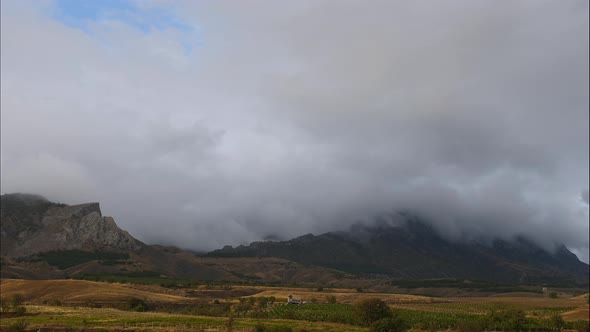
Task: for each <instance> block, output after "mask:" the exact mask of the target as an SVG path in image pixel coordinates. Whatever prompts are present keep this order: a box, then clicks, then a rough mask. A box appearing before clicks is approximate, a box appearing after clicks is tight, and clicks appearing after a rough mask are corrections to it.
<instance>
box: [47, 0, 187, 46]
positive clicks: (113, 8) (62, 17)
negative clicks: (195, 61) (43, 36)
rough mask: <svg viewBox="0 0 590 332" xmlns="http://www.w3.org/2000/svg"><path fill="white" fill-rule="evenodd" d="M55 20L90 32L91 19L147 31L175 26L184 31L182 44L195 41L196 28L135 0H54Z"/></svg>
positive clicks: (166, 12)
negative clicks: (143, 5)
mask: <svg viewBox="0 0 590 332" xmlns="http://www.w3.org/2000/svg"><path fill="white" fill-rule="evenodd" d="M55 4H56V6H55V12H54V14H53V17H54V19H56V20H58V21H59V22H61V23H63V24H65V25H67V26H69V27H72V28H76V29H81V30H83V31H85V32H87V33H90V31H89V29H88V23H89V22H92V21H102V20H113V21H119V22H122V23H125V24H128V25H130V26H133V27H135V28H136V29H138V30H140V31H143V32H144V33H149V32H150V31H153V30H166V29H175V30H178V31H181V32H183V34H184V36H183V38H182V39H181V41H180V42H181V44H182V45H183V46H184V48H185V49H186V50H187V51H190V50H191V49H192V47H193V46H194V45H195V44H197V41H198V40H197V39H198V38H197V37H196V36H197V31H196V29H195V27H193V26H191V25H189V24H187V23H185V22H183V21H182V20H181V19H180V18H179V17H178V16H176V15H175V14H174V13H173V12H172V11H170V10H167V9H166V8H162V7H150V8H143V7H138V6H137V4H136V2H135V1H126V0H57V1H56V2H55Z"/></svg>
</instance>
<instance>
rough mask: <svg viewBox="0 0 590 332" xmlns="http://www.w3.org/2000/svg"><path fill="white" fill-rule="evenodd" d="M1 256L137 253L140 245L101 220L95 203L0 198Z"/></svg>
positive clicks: (108, 220) (112, 223) (15, 196)
mask: <svg viewBox="0 0 590 332" xmlns="http://www.w3.org/2000/svg"><path fill="white" fill-rule="evenodd" d="M1 202H2V206H1V209H0V216H1V218H2V222H1V224H0V226H1V227H0V236H1V239H2V247H1V251H2V255H3V256H11V257H21V256H28V255H32V254H36V253H39V252H47V251H52V250H87V251H93V250H101V251H105V250H106V251H125V252H129V251H132V252H137V251H139V250H140V249H141V248H142V247H143V246H144V244H143V243H142V242H140V241H138V240H136V239H135V238H133V237H132V236H131V235H129V233H127V232H126V231H124V230H122V229H120V228H119V227H118V226H117V225H116V224H115V221H114V220H113V218H111V217H103V216H102V213H101V211H100V206H99V204H98V203H88V204H79V205H72V206H68V205H64V204H56V203H51V202H49V201H47V200H45V199H44V198H42V197H40V196H33V195H22V194H11V195H3V196H2V198H1Z"/></svg>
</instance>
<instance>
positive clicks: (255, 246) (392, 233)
mask: <svg viewBox="0 0 590 332" xmlns="http://www.w3.org/2000/svg"><path fill="white" fill-rule="evenodd" d="M208 256H210V257H211V256H212V257H267V256H272V257H280V258H284V259H289V260H292V261H295V262H299V263H302V264H311V265H317V266H323V267H329V268H334V269H338V270H341V271H346V272H351V273H362V274H378V275H385V276H388V277H394V278H421V279H424V278H466V279H477V280H486V281H493V282H506V283H544V282H553V283H555V282H559V283H569V284H587V283H588V265H587V264H585V263H582V262H580V261H579V260H578V259H577V257H576V256H575V255H574V254H572V253H571V252H570V251H569V250H567V248H565V247H563V246H562V247H560V248H559V249H558V250H557V252H555V253H549V252H547V251H545V250H544V249H542V248H541V247H539V246H537V245H535V244H534V243H532V242H530V241H527V240H526V239H524V238H516V239H514V240H513V241H510V242H508V241H503V240H495V241H493V242H492V243H491V244H484V243H480V242H464V243H461V242H457V243H455V242H451V241H448V240H446V239H444V238H443V237H441V236H439V235H438V234H437V232H435V231H434V230H433V229H432V228H431V227H430V226H428V225H426V224H424V223H421V222H418V221H412V220H409V221H407V223H406V224H405V225H403V226H395V227H394V226H388V225H380V226H372V227H365V226H356V227H355V228H354V230H351V231H350V232H337V233H325V234H321V235H318V236H314V235H311V234H308V235H304V236H301V237H298V238H295V239H292V240H289V241H282V242H268V241H267V242H254V243H252V244H250V245H248V246H239V247H236V248H233V247H229V246H226V247H224V248H223V249H220V250H215V251H213V252H210V253H209V254H208Z"/></svg>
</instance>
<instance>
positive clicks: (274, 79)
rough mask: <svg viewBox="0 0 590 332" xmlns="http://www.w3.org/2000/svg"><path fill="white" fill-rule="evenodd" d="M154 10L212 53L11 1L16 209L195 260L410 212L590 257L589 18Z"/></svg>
mask: <svg viewBox="0 0 590 332" xmlns="http://www.w3.org/2000/svg"><path fill="white" fill-rule="evenodd" d="M142 5H143V6H145V7H150V6H156V7H158V6H167V9H168V10H169V11H171V12H174V13H176V15H178V17H180V18H181V19H182V20H183V22H184V23H186V24H189V25H195V26H197V25H198V26H199V27H200V28H201V29H202V31H203V40H204V42H203V43H202V45H201V46H200V47H197V48H195V49H193V51H192V52H188V51H187V50H186V48H185V47H183V43H184V42H185V41H184V37H183V36H182V31H178V30H175V29H164V30H153V31H149V32H144V31H139V30H137V29H136V28H134V27H133V26H129V25H127V24H125V23H124V22H119V21H107V20H105V21H95V22H91V25H90V27H89V29H88V30H89V31H91V33H89V32H83V31H81V30H77V29H74V28H69V27H66V26H63V25H62V24H60V23H59V22H56V21H54V20H52V19H51V18H50V17H48V16H47V15H46V14H45V13H44V12H43V10H42V9H43V8H41V9H39V8H38V5H35V6H36V7H34V6H28V5H27V4H26V3H22V2H3V3H2V6H3V8H2V166H3V167H2V180H3V181H2V191H3V192H10V191H33V192H39V193H41V194H45V195H47V196H49V197H50V198H54V199H57V200H62V201H66V202H76V201H86V200H97V201H100V202H101V203H102V207H103V211H104V212H105V213H106V214H110V215H113V216H115V218H116V220H117V222H118V223H119V224H120V225H121V226H122V227H124V228H126V229H128V230H129V231H130V232H131V233H132V234H137V235H138V236H139V237H140V238H142V239H144V240H147V241H149V242H164V243H172V244H176V245H180V246H183V247H188V248H193V249H210V248H215V247H219V246H221V245H224V244H237V243H244V242H248V241H252V240H257V239H261V238H263V237H264V236H266V235H269V234H272V235H278V236H281V237H284V238H288V237H292V236H297V235H300V234H303V233H307V232H323V231H329V230H334V229H346V228H347V227H348V226H349V225H351V224H352V223H354V222H356V221H358V220H365V221H367V220H370V219H371V218H372V217H373V216H375V215H379V214H381V213H390V212H391V211H395V210H410V211H413V212H414V213H416V214H418V215H420V216H422V217H423V218H425V219H427V220H429V221H431V222H432V223H433V224H434V225H435V226H436V227H438V228H439V229H440V230H441V232H443V233H444V234H446V235H447V236H449V237H451V238H456V239H461V238H470V237H478V236H481V235H482V234H485V235H488V236H501V237H504V238H509V237H511V236H514V235H516V234H526V235H527V236H529V237H531V238H533V239H534V240H535V241H537V242H539V243H541V244H542V245H544V246H546V247H547V248H552V247H553V246H554V245H555V244H557V243H565V244H566V245H568V246H569V247H570V248H572V249H574V250H576V252H577V253H578V254H579V255H580V256H581V257H583V258H584V259H585V260H587V251H588V236H587V234H588V204H587V201H588V199H587V197H588V195H587V190H588V159H589V157H588V148H589V144H588V88H589V87H588V74H589V70H588V4H587V2H585V1H573V0H572V1H559V2H558V1H530V2H529V1H512V2H497V1H447V2H445V3H444V5H443V4H437V5H434V4H432V3H427V2H418V1H411V2H410V1H383V2H380V1H374V2H371V3H370V4H368V3H366V2H360V1H310V2H306V1H298V2H281V3H278V2H271V3H269V2H261V3H258V2H257V1H252V2H247V3H243V2H241V3H236V2H224V1H212V2H205V1H199V2H195V1H187V2H182V1H181V2H162V3H159V2H157V1H154V2H153V3H150V2H144V3H142ZM45 10H47V9H45ZM55 179H59V181H58V180H55ZM580 192H583V193H585V194H582V200H581V199H580ZM584 195H585V196H584ZM584 201H585V202H586V203H584Z"/></svg>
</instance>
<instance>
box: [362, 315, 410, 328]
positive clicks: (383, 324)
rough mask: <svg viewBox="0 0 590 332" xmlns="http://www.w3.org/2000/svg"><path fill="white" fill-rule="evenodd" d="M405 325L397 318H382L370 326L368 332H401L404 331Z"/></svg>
mask: <svg viewBox="0 0 590 332" xmlns="http://www.w3.org/2000/svg"><path fill="white" fill-rule="evenodd" d="M406 329H407V328H406V323H405V322H404V321H403V319H401V318H399V317H395V318H383V319H380V320H378V321H376V322H374V323H373V324H371V328H370V329H369V331H370V332H402V331H405V330H406Z"/></svg>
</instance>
